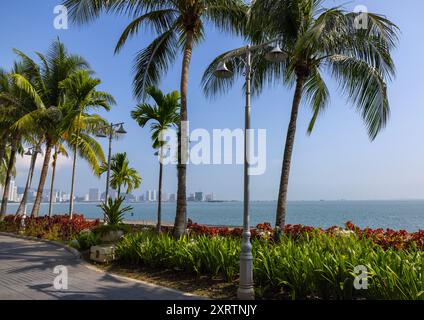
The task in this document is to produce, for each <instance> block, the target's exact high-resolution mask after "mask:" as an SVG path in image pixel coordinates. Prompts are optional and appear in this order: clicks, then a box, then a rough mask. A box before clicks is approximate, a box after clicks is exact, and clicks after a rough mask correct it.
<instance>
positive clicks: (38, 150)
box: [15, 141, 41, 218]
mask: <svg viewBox="0 0 424 320" xmlns="http://www.w3.org/2000/svg"><path fill="white" fill-rule="evenodd" d="M29 151H30V153H31V161H30V164H29V170H28V176H27V181H26V184H25V189H24V193H23V194H22V199H21V202H20V203H19V207H18V210H16V214H15V217H16V218H17V217H19V216H22V215H23V214H24V213H25V207H26V204H27V201H28V192H29V189H30V188H31V184H32V178H33V177H34V169H35V163H36V162H37V157H38V154H39V153H41V141H39V142H37V143H36V144H35V146H34V147H33V148H32V149H31V150H29Z"/></svg>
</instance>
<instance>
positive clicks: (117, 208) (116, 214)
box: [99, 197, 133, 225]
mask: <svg viewBox="0 0 424 320" xmlns="http://www.w3.org/2000/svg"><path fill="white" fill-rule="evenodd" d="M124 200H125V198H123V197H117V198H116V199H115V200H113V199H112V198H109V199H108V201H107V202H106V203H102V204H101V205H99V207H100V208H101V209H102V211H103V213H104V216H105V220H106V222H107V224H108V225H119V224H122V222H123V221H124V217H125V213H126V212H128V211H131V210H132V209H133V208H132V207H130V206H128V207H124V208H121V205H122V202H123V201H124Z"/></svg>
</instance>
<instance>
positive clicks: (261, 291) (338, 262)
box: [0, 216, 424, 299]
mask: <svg viewBox="0 0 424 320" xmlns="http://www.w3.org/2000/svg"><path fill="white" fill-rule="evenodd" d="M99 229H101V224H100V222H99V221H87V220H85V219H84V217H83V216H74V219H72V220H70V219H69V217H67V216H58V217H52V218H48V217H43V218H34V219H29V220H27V224H26V228H25V230H24V234H25V235H29V236H36V237H39V238H45V239H50V240H62V241H65V242H68V243H69V241H71V240H74V241H73V243H74V244H75V242H77V247H78V248H79V249H80V250H81V251H84V250H86V249H88V248H89V247H90V246H91V245H94V244H97V242H98V238H97V236H96V230H99ZM90 230H91V231H90ZM93 230H94V232H93ZM0 231H6V232H15V233H17V232H19V223H18V222H16V221H14V220H13V219H12V217H7V218H6V220H5V222H3V223H1V224H0ZM171 231H172V230H171V229H166V230H165V232H163V233H162V234H161V235H160V236H159V235H157V234H156V233H155V232H153V231H152V228H147V227H142V226H137V227H134V228H132V227H129V228H128V230H127V234H126V235H125V236H124V238H123V239H121V240H120V241H119V242H118V243H116V254H117V257H118V261H115V262H114V263H112V264H108V265H102V266H101V265H97V266H99V267H100V268H102V269H104V270H108V271H112V272H114V273H117V274H121V275H125V276H129V277H132V278H135V279H140V280H144V281H148V282H153V283H156V284H159V285H163V286H167V287H172V288H175V289H179V290H183V291H185V292H190V293H193V294H196V295H203V296H207V297H210V298H218V299H232V298H235V296H236V288H237V282H238V276H239V273H238V272H239V255H240V239H241V238H240V236H241V233H242V230H241V229H240V228H226V227H210V226H204V225H199V224H196V223H193V222H192V221H189V224H188V235H186V236H184V237H182V238H180V239H174V238H173V237H172V235H171ZM283 231H284V232H283V234H282V235H281V236H280V237H277V235H279V232H278V230H277V231H276V230H273V229H272V228H271V226H270V225H269V224H267V223H264V224H260V225H258V226H256V228H254V229H252V230H251V233H252V245H253V255H254V280H255V290H256V296H257V297H258V298H267V299H268V298H272V299H424V232H423V231H419V232H415V233H408V232H406V231H404V230H401V231H395V230H390V229H388V230H383V229H375V230H373V229H360V228H358V227H356V226H355V225H353V224H352V223H350V222H348V223H347V224H346V227H345V228H344V229H341V228H338V227H332V228H329V229H327V230H322V229H319V228H312V227H305V226H299V225H297V226H292V225H288V226H286V227H285V229H284V230H283ZM276 239H279V241H276ZM75 240H77V241H75ZM357 266H364V267H365V268H366V269H367V272H368V278H367V281H368V286H367V289H365V290H357V289H355V288H354V281H355V277H357V276H358V275H359V274H358V273H357V272H356V273H355V267H357Z"/></svg>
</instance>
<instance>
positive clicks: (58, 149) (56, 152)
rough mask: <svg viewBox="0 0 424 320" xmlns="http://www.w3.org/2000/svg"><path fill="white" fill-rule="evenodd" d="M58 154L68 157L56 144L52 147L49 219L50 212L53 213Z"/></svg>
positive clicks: (61, 146)
mask: <svg viewBox="0 0 424 320" xmlns="http://www.w3.org/2000/svg"><path fill="white" fill-rule="evenodd" d="M59 154H62V155H64V156H65V157H67V156H68V154H67V152H66V150H65V148H64V147H63V145H61V144H57V145H56V146H55V147H54V153H53V162H52V177H51V182H50V196H49V214H48V215H49V217H51V216H52V212H53V197H54V182H55V178H56V167H57V158H58V157H59Z"/></svg>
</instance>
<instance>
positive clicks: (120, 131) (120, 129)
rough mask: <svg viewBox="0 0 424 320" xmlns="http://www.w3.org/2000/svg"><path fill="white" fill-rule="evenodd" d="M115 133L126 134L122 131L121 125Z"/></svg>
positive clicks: (122, 126)
mask: <svg viewBox="0 0 424 320" xmlns="http://www.w3.org/2000/svg"><path fill="white" fill-rule="evenodd" d="M116 133H117V134H126V133H127V132H126V131H125V129H124V125H123V124H121V125H120V127H119V129H118V130H116Z"/></svg>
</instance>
